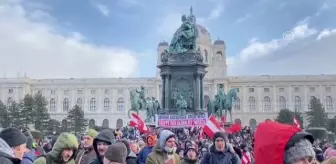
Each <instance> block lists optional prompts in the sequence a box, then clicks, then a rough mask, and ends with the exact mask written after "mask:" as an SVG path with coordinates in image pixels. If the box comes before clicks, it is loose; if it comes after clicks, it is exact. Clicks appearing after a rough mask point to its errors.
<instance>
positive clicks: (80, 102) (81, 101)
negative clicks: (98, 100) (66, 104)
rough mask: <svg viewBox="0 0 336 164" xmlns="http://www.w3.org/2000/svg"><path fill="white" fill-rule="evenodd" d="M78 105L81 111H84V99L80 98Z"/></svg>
mask: <svg viewBox="0 0 336 164" xmlns="http://www.w3.org/2000/svg"><path fill="white" fill-rule="evenodd" d="M76 105H77V106H78V107H80V108H81V109H83V99H82V98H78V99H77V102H76Z"/></svg>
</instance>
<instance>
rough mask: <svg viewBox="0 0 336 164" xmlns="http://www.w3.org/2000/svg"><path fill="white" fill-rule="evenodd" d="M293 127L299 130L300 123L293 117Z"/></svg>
mask: <svg viewBox="0 0 336 164" xmlns="http://www.w3.org/2000/svg"><path fill="white" fill-rule="evenodd" d="M294 125H295V126H296V127H297V128H300V123H299V121H298V120H297V119H296V118H295V117H294Z"/></svg>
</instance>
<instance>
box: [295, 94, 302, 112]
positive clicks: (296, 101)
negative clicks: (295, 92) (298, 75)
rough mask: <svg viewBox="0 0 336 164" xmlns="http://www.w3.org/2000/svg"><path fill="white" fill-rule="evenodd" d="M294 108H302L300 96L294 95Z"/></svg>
mask: <svg viewBox="0 0 336 164" xmlns="http://www.w3.org/2000/svg"><path fill="white" fill-rule="evenodd" d="M294 109H295V110H298V111H300V110H302V103H301V97H299V96H295V98H294Z"/></svg>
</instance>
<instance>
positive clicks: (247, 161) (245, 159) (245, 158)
mask: <svg viewBox="0 0 336 164" xmlns="http://www.w3.org/2000/svg"><path fill="white" fill-rule="evenodd" d="M241 161H242V164H251V158H250V157H249V155H248V154H247V153H246V152H244V153H243V156H242V158H241Z"/></svg>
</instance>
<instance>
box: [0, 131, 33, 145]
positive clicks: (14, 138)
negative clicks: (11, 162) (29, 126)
mask: <svg viewBox="0 0 336 164" xmlns="http://www.w3.org/2000/svg"><path fill="white" fill-rule="evenodd" d="M0 138H2V139H3V140H4V141H6V143H7V144H8V146H9V147H16V146H19V145H22V144H25V143H27V138H26V136H25V135H24V134H23V133H22V132H21V131H20V130H19V129H16V128H6V129H3V130H2V131H1V132H0Z"/></svg>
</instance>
